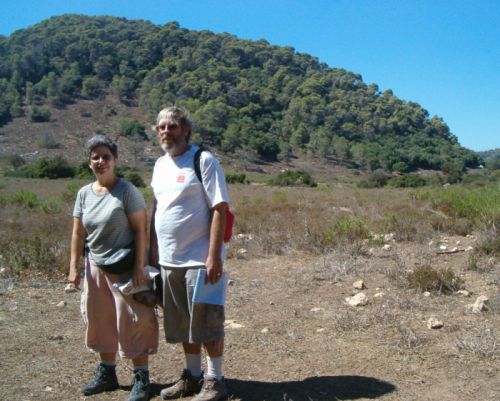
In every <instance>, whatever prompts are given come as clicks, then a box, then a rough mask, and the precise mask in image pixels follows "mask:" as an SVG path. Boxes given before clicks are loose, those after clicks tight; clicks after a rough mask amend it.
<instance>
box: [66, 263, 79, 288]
mask: <svg viewBox="0 0 500 401" xmlns="http://www.w3.org/2000/svg"><path fill="white" fill-rule="evenodd" d="M68 281H69V282H70V283H71V284H73V285H74V286H75V288H76V289H80V272H79V271H78V269H77V268H71V267H70V268H69V274H68Z"/></svg>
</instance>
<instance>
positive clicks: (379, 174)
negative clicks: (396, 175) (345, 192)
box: [358, 170, 390, 188]
mask: <svg viewBox="0 0 500 401" xmlns="http://www.w3.org/2000/svg"><path fill="white" fill-rule="evenodd" d="M389 178H390V175H389V174H387V173H386V172H385V171H383V170H375V171H374V172H373V173H371V174H370V175H368V178H367V179H366V180H361V181H360V182H359V183H358V187H359V188H382V187H384V186H385V185H386V184H387V181H389Z"/></svg>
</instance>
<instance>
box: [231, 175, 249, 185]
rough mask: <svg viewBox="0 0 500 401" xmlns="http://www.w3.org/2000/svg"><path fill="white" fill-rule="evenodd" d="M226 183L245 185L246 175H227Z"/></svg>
mask: <svg viewBox="0 0 500 401" xmlns="http://www.w3.org/2000/svg"><path fill="white" fill-rule="evenodd" d="M226 182H227V183H228V184H246V183H247V182H248V181H247V175H246V174H245V173H227V174H226Z"/></svg>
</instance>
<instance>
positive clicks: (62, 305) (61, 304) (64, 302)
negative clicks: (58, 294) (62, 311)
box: [56, 301, 66, 308]
mask: <svg viewBox="0 0 500 401" xmlns="http://www.w3.org/2000/svg"><path fill="white" fill-rule="evenodd" d="M56 306H57V307H58V308H62V307H64V306H66V301H61V302H59V303H58V304H57V305H56Z"/></svg>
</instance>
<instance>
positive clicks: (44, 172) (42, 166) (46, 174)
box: [5, 156, 75, 179]
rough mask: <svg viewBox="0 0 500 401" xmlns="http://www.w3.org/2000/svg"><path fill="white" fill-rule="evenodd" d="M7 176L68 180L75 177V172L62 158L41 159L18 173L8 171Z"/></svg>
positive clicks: (17, 171)
mask: <svg viewBox="0 0 500 401" xmlns="http://www.w3.org/2000/svg"><path fill="white" fill-rule="evenodd" d="M5 175H7V176H10V177H23V178H50V179H56V178H66V177H74V176H75V171H74V169H73V168H72V167H71V166H70V165H69V164H68V162H67V161H66V160H65V159H64V158H63V157H62V156H56V157H54V158H53V159H45V158H44V159H40V160H39V161H38V162H37V163H35V164H29V165H25V166H22V167H21V168H19V169H18V170H16V171H7V172H6V173H5Z"/></svg>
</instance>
